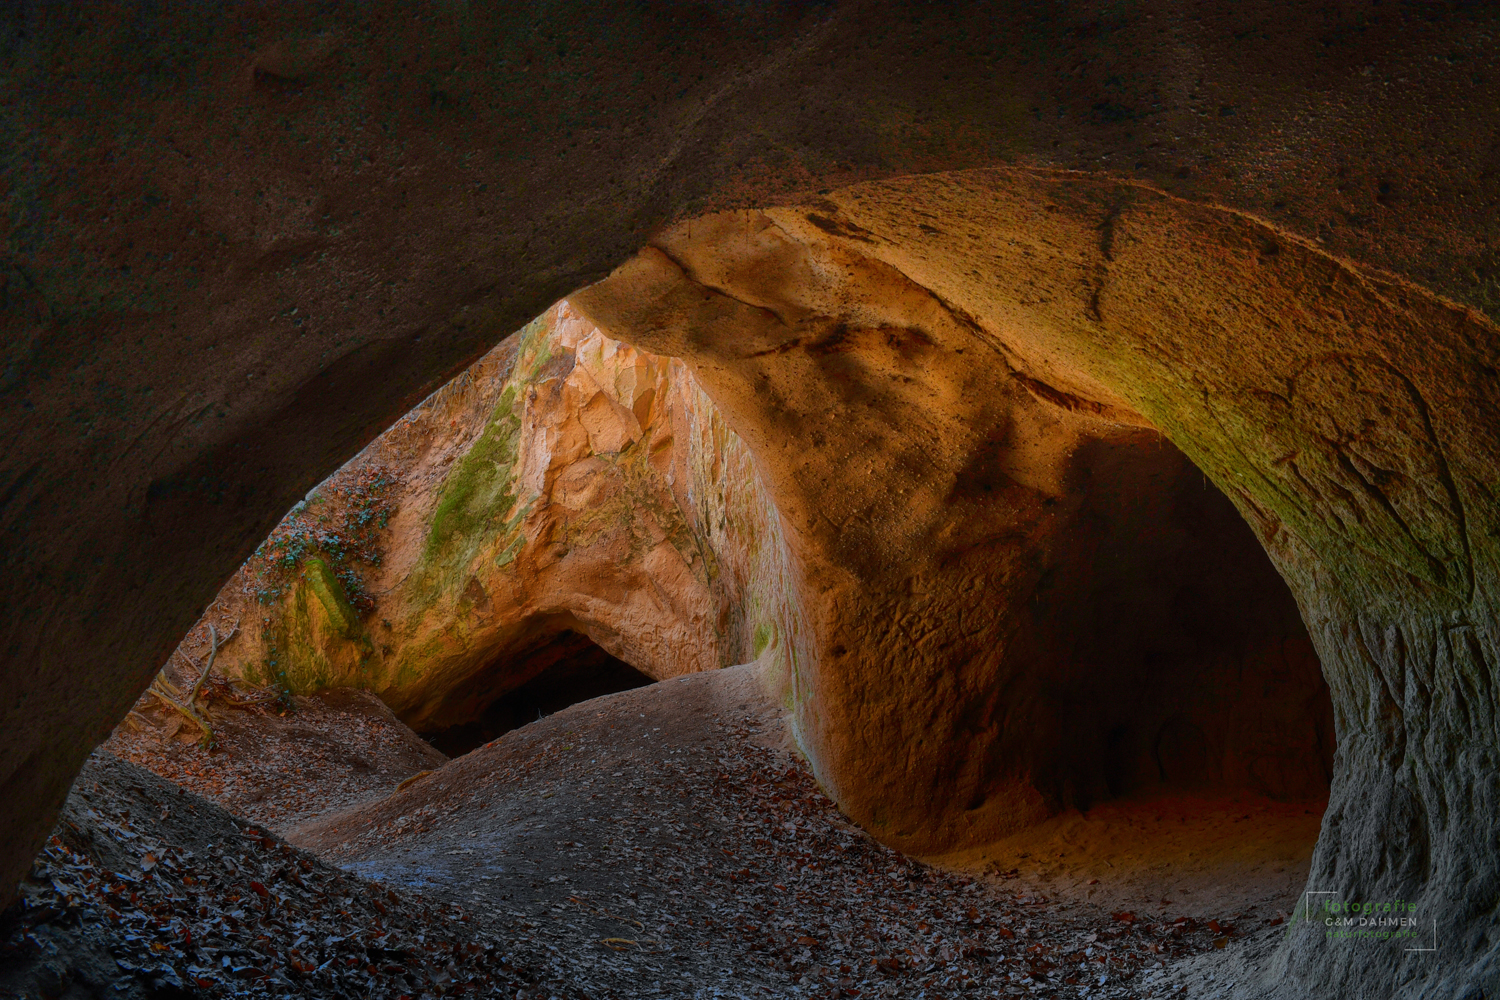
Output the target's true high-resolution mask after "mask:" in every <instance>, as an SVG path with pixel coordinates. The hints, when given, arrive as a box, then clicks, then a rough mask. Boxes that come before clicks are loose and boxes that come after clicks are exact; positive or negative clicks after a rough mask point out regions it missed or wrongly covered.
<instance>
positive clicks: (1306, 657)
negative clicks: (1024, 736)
mask: <svg viewBox="0 0 1500 1000" xmlns="http://www.w3.org/2000/svg"><path fill="white" fill-rule="evenodd" d="M1085 464H1086V467H1087V468H1088V476H1089V481H1088V484H1087V489H1086V493H1085V496H1086V499H1085V501H1084V503H1083V505H1082V507H1081V509H1080V510H1079V514H1078V516H1077V518H1076V520H1075V522H1074V524H1073V525H1072V527H1071V530H1070V531H1069V532H1068V534H1067V536H1066V538H1065V539H1064V540H1063V543H1062V545H1060V546H1059V547H1058V548H1057V549H1056V550H1055V554H1056V557H1057V558H1056V562H1055V563H1054V566H1053V568H1052V571H1051V572H1050V573H1049V574H1048V576H1047V578H1046V579H1045V581H1044V584H1043V588H1042V593H1041V595H1040V596H1041V605H1040V613H1039V614H1038V620H1037V630H1038V633H1039V638H1042V639H1043V640H1044V646H1043V648H1044V649H1045V650H1046V652H1045V653H1044V654H1043V656H1042V657H1041V662H1042V663H1043V664H1045V669H1044V670H1042V671H1041V672H1040V677H1041V678H1042V681H1041V684H1040V692H1041V694H1042V710H1041V711H1040V712H1039V713H1038V720H1039V721H1043V720H1046V722H1047V723H1048V724H1044V725H1042V726H1041V727H1040V728H1041V729H1042V730H1043V731H1044V732H1049V733H1051V734H1055V735H1054V738H1053V739H1052V740H1050V741H1049V743H1048V747H1047V748H1048V750H1049V751H1051V754H1052V755H1051V756H1050V760H1048V759H1043V758H1038V768H1037V771H1036V773H1037V775H1038V777H1039V779H1041V780H1039V782H1038V784H1039V787H1040V788H1041V789H1042V790H1043V792H1044V794H1047V795H1049V797H1051V798H1052V800H1053V802H1054V804H1055V806H1057V807H1061V808H1067V807H1076V808H1081V809H1087V808H1089V806H1090V805H1091V804H1092V803H1096V802H1101V801H1106V800H1109V799H1118V798H1128V797H1133V796H1138V795H1143V794H1144V795H1153V794H1159V793H1162V792H1169V793H1170V792H1186V793H1190V794H1207V795H1217V794H1224V793H1231V794H1232V793H1248V794H1250V795H1255V796H1264V797H1266V798H1269V799H1274V800H1280V801H1300V802H1311V801H1317V800H1320V799H1323V798H1326V796H1327V794H1328V787H1329V781H1330V778H1331V776H1332V773H1333V754H1334V733H1333V707H1332V702H1331V700H1330V698H1329V692H1328V686H1327V684H1326V683H1325V681H1324V679H1323V675H1322V668H1321V665H1320V663H1319V661H1318V656H1317V653H1316V652H1315V650H1314V649H1313V644H1312V640H1311V639H1310V638H1309V636H1308V634H1307V629H1306V626H1305V625H1304V624H1303V622H1302V617H1301V614H1300V613H1299V611H1298V609H1297V605H1296V602H1295V600H1294V599H1293V598H1292V594H1291V591H1290V590H1289V589H1288V588H1287V585H1286V583H1285V581H1283V580H1282V578H1281V576H1280V575H1279V574H1278V573H1277V572H1276V569H1275V567H1274V566H1273V565H1272V564H1271V560H1270V558H1269V557H1268V556H1267V555H1266V552H1265V550H1264V549H1263V548H1262V547H1261V545H1260V543H1259V540H1258V539H1257V538H1256V537H1255V534H1254V532H1253V531H1252V529H1251V527H1250V526H1249V525H1248V524H1247V523H1246V521H1245V519H1244V517H1242V516H1241V515H1240V513H1239V511H1237V510H1236V509H1235V507H1234V505H1233V504H1232V503H1230V501H1229V500H1228V498H1227V497H1225V496H1224V494H1222V493H1221V492H1219V490H1217V489H1215V488H1214V486H1213V485H1212V484H1211V483H1209V482H1208V481H1207V479H1206V478H1205V477H1204V476H1203V474H1202V473H1201V472H1199V470H1198V469H1197V468H1195V467H1194V466H1193V464H1192V463H1191V462H1190V461H1189V460H1188V459H1187V458H1186V457H1185V456H1184V455H1182V453H1181V452H1179V451H1177V450H1176V449H1175V448H1172V447H1171V446H1170V445H1167V444H1165V443H1163V444H1161V445H1158V444H1157V443H1155V442H1154V441H1149V442H1148V443H1146V444H1144V445H1142V444H1141V443H1139V442H1134V443H1131V444H1126V445H1107V444H1104V443H1100V444H1099V445H1098V446H1096V448H1095V449H1094V450H1093V453H1092V454H1090V455H1089V457H1088V459H1087V460H1086V463H1085Z"/></svg>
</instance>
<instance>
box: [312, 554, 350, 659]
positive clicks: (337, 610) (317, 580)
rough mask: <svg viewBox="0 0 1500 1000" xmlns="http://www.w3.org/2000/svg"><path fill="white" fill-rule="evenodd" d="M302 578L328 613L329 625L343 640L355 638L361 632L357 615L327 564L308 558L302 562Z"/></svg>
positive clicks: (320, 560) (317, 559)
mask: <svg viewBox="0 0 1500 1000" xmlns="http://www.w3.org/2000/svg"><path fill="white" fill-rule="evenodd" d="M302 578H303V579H304V580H306V581H307V587H308V589H309V590H311V591H312V592H313V596H315V597H317V599H318V603H319V604H321V605H323V610H324V611H326V612H327V613H328V621H329V624H331V625H332V626H333V627H334V629H335V630H336V631H337V632H338V633H339V634H340V635H342V636H343V637H344V638H346V639H354V638H357V637H358V636H359V634H360V631H361V629H360V623H359V615H358V614H356V613H355V611H354V608H353V607H351V606H350V604H349V599H348V598H347V597H346V596H345V595H344V588H343V585H342V584H341V583H340V582H339V578H338V577H337V576H335V575H334V572H333V570H331V569H329V567H328V564H327V563H325V562H324V561H323V560H322V559H320V558H318V557H317V556H308V557H307V558H306V560H304V562H303V568H302Z"/></svg>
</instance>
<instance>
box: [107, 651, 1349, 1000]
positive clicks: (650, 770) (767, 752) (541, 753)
mask: <svg viewBox="0 0 1500 1000" xmlns="http://www.w3.org/2000/svg"><path fill="white" fill-rule="evenodd" d="M294 708H295V710H294V711H292V712H290V713H289V714H287V715H285V716H283V715H281V714H279V710H278V711H273V712H267V711H264V710H262V711H258V712H244V711H222V712H220V713H219V714H218V715H216V717H215V728H216V731H217V733H218V735H219V746H218V748H217V749H216V750H215V751H213V752H211V753H210V752H208V751H205V750H203V749H202V748H201V747H199V746H198V745H197V744H196V743H195V742H193V741H192V740H191V739H190V738H188V737H187V736H186V735H185V734H179V735H172V734H171V733H170V732H169V731H168V727H167V726H166V725H163V722H164V721H166V720H165V717H164V716H156V717H154V718H152V719H149V720H148V725H147V726H146V727H144V728H131V727H126V726H122V728H121V730H120V731H119V732H117V733H116V735H115V736H114V737H113V738H112V740H111V742H110V744H109V748H110V749H111V750H113V751H114V752H115V753H118V754H122V755H125V756H128V757H129V758H131V759H132V760H134V761H136V762H137V763H139V764H141V765H143V766H146V767H149V768H150V769H151V770H153V771H155V772H156V773H157V774H160V775H162V776H163V777H166V778H168V779H170V780H173V781H176V782H178V783H179V784H181V785H183V786H184V787H186V788H189V789H191V790H194V791H198V792H201V793H202V794H204V795H205V796H207V797H209V798H213V799H215V800H216V801H218V802H219V803H220V804H222V805H224V806H226V807H228V808H230V809H232V810H234V811H235V812H237V813H239V814H241V815H244V816H247V817H249V818H251V819H254V820H257V821H259V822H261V823H263V824H265V825H266V826H267V827H268V828H270V829H272V830H274V831H276V832H278V833H281V834H283V835H284V836H286V837H287V839H288V840H289V841H291V842H292V843H294V844H296V845H297V846H298V847H301V848H304V849H306V850H307V851H309V852H310V853H311V854H312V855H314V856H316V857H317V858H319V859H320V860H321V861H322V862H324V863H328V864H332V865H335V866H338V867H341V868H343V869H345V870H346V871H348V872H349V873H350V876H351V877H353V878H355V879H356V880H357V884H359V885H368V886H378V887H381V889H382V890H394V891H396V892H397V893H399V894H400V895H401V897H402V898H422V899H423V900H424V901H429V902H424V909H426V908H427V907H429V906H430V909H426V912H428V913H429V914H436V915H437V916H436V918H435V919H437V920H438V921H439V922H440V923H441V922H442V921H444V920H459V919H460V918H461V920H462V921H463V923H462V926H461V927H457V931H458V932H459V933H460V934H465V935H470V936H472V937H474V938H475V939H476V940H477V939H484V940H490V941H494V942H497V947H501V948H503V949H504V953H505V956H506V961H507V963H510V964H509V966H508V967H510V968H513V969H515V970H518V972H517V975H520V976H522V978H524V979H528V980H530V981H531V982H534V983H536V984H538V988H539V989H540V990H541V992H539V993H535V994H528V993H525V992H523V993H522V994H521V995H523V996H531V995H537V996H541V995H558V996H563V995H578V996H586V997H591V998H595V1000H605V998H611V997H618V998H635V997H695V998H696V997H704V998H707V997H765V996H778V997H781V996H786V997H794V996H805V997H853V996H865V997H921V998H928V997H931V998H936V997H949V996H969V995H973V996H980V997H991V998H994V997H1011V996H1038V997H1055V998H1059V1000H1067V998H1077V997H1090V998H1093V997H1113V998H1122V1000H1123V998H1132V1000H1134V998H1145V997H1164V996H1172V997H1176V996H1192V997H1219V996H1225V997H1229V996H1233V997H1257V998H1259V997H1263V996H1269V995H1271V994H1268V993H1267V992H1266V990H1265V989H1264V988H1263V987H1261V986H1260V985H1259V983H1260V981H1261V978H1262V977H1263V975H1264V974H1265V972H1266V970H1267V969H1268V968H1271V967H1272V963H1273V961H1274V948H1275V945H1276V944H1277V942H1279V940H1280V939H1281V935H1282V934H1283V933H1284V931H1285V927H1284V921H1285V919H1286V916H1287V915H1288V914H1289V913H1290V911H1291V909H1292V907H1293V906H1294V905H1295V903H1296V900H1297V895H1298V892H1299V891H1300V889H1301V886H1302V882H1303V879H1304V878H1305V875H1306V871H1307V865H1308V859H1309V857H1310V854H1311V849H1312V845H1313V842H1314V841H1315V839H1316V836H1317V830H1318V818H1319V814H1320V813H1321V804H1317V803H1313V804H1305V805H1287V804H1278V803H1272V802H1267V801H1262V800H1254V799H1195V798H1190V797H1177V798H1162V799H1155V800H1142V801H1128V802H1117V803H1111V804H1107V805H1103V806H1100V807H1097V808H1095V809H1093V810H1091V811H1089V812H1088V813H1086V814H1078V813H1070V814H1065V815H1062V816H1059V817H1057V818H1055V819H1054V820H1052V821H1050V822H1049V823H1047V824H1044V825H1043V826H1041V827H1038V828H1035V829H1033V830H1030V831H1027V832H1026V833H1025V834H1023V835H1021V836H1018V837H1015V838H1011V839H1010V840H1007V841H1004V842H1001V843H997V844H991V845H987V846H986V847H985V848H983V849H978V850H972V851H966V852H961V853H956V854H951V855H946V856H943V857H938V858H926V859H912V858H907V857H903V856H902V855H899V854H897V853H895V852H893V851H889V850H887V849H886V848H884V847H882V846H881V845H879V844H878V843H876V842H874V841H873V840H871V839H870V838H869V837H868V836H867V835H865V834H864V832H863V831H861V830H860V829H858V828H857V827H855V826H854V825H853V824H851V823H850V822H849V821H848V820H847V819H846V818H845V817H843V816H842V815H840V814H839V812H838V810H837V808H836V807H835V806H834V805H833V803H831V802H830V801H829V800H828V799H827V798H826V797H824V796H823V795H822V794H821V792H820V791H819V789H818V788H817V785H816V782H815V781H814V780H813V779H812V777H811V775H810V774H809V773H808V771H807V768H806V764H805V762H804V761H803V760H802V758H801V757H800V755H799V754H798V753H797V752H796V749H795V747H794V746H793V745H792V742H791V738H790V736H789V733H788V730H787V727H786V725H785V723H784V720H783V715H782V712H781V711H780V709H779V707H778V706H777V705H776V704H774V703H773V701H772V700H771V699H770V698H769V697H768V696H767V695H766V693H765V689H764V687H763V685H762V683H761V681H760V678H759V675H758V673H757V672H756V668H754V667H753V666H747V667H735V668H730V669H728V670H723V671H717V672H714V673H710V674H698V675H691V676H689V677H684V678H678V679H674V680H671V681H667V682H664V683H661V684H655V685H651V686H649V687H645V688H639V689H636V690H633V691H628V692H623V693H621V694H616V695H609V696H606V697H604V698H598V699H594V700H592V701H587V702H583V703H580V704H578V705H574V706H572V707H570V708H568V709H566V710H564V711H562V712H559V713H557V714H555V715H552V716H549V717H547V718H545V719H543V720H541V721H538V722H536V723H533V724H531V725H528V726H525V727H523V728H522V729H519V730H515V731H513V732H511V733H507V734H506V735H505V736H503V737H501V738H500V739H497V740H495V741H494V742H492V743H490V744H488V745H486V746H484V747H482V748H480V749H479V750H476V751H474V752H473V753H470V754H468V755H466V756H464V757H461V758H458V759H456V760H453V761H446V760H445V759H444V758H443V757H442V756H441V755H440V754H437V753H436V752H435V751H433V750H432V749H431V748H430V747H427V746H426V744H425V743H423V742H422V741H421V740H420V739H419V738H418V737H416V736H415V734H413V733H411V732H410V731H409V730H407V729H406V727H404V726H402V725H401V724H400V723H399V722H398V721H397V720H396V719H395V718H394V717H393V716H391V714H390V712H389V711H388V710H387V709H385V707H384V706H383V705H381V704H380V703H379V702H378V701H377V700H375V699H374V698H372V697H370V696H368V695H364V694H361V693H358V692H331V693H329V694H327V695H325V696H322V697H319V698H316V699H298V702H297V704H296V705H295V706H294ZM417 923H418V925H420V923H421V921H420V920H418V922H417ZM414 926H416V925H414ZM291 968H293V969H295V966H292V967H291ZM519 970H524V972H522V971H519ZM287 975H290V973H287ZM518 981H519V980H518ZM544 984H558V985H556V986H548V985H544ZM189 985H191V984H189ZM299 985H300V986H301V987H302V989H301V992H299V993H297V994H289V995H304V996H321V995H325V993H327V992H328V991H327V990H326V989H325V990H323V992H319V991H318V990H317V989H314V988H313V984H311V983H306V984H299ZM188 995H192V990H191V989H190V990H189V994H188ZM328 995H332V994H328ZM505 995H506V996H507V997H509V996H511V995H513V994H511V993H507V994H505Z"/></svg>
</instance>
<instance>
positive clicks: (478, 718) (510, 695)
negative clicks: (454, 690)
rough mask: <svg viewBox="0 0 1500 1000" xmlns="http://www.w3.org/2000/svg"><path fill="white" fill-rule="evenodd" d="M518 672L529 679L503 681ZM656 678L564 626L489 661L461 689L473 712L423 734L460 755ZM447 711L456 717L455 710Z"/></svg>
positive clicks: (449, 752)
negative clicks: (516, 682) (517, 651)
mask: <svg viewBox="0 0 1500 1000" xmlns="http://www.w3.org/2000/svg"><path fill="white" fill-rule="evenodd" d="M517 677H524V678H527V680H525V681H524V682H523V683H521V684H520V685H519V686H503V685H507V684H512V683H513V682H514V680H515V678H517ZM652 683H655V681H654V680H653V679H652V678H651V677H648V676H647V675H646V674H643V673H641V672H640V671H639V670H637V669H636V668H634V667H632V666H631V665H630V664H628V663H626V662H625V661H624V660H621V659H619V658H617V657H614V656H611V655H610V654H609V653H607V652H605V651H604V650H603V649H602V648H600V647H599V646H598V645H597V644H595V643H594V642H593V641H592V640H591V639H589V637H588V636H586V635H582V634H580V633H578V632H574V631H572V630H571V629H570V630H565V631H562V632H559V633H556V634H554V635H552V636H550V637H549V638H547V639H546V640H545V641H543V642H542V643H541V644H540V645H538V646H535V647H533V648H532V649H531V650H529V651H527V652H525V653H522V654H518V655H517V654H506V655H505V656H503V657H501V658H499V659H498V660H496V661H495V662H493V663H490V664H489V665H488V666H486V667H485V668H484V669H483V670H481V671H480V672H479V673H477V674H476V675H475V678H474V680H472V681H471V682H470V683H469V684H468V685H467V686H466V689H465V691H464V692H463V700H464V702H465V704H466V706H468V708H467V714H468V716H469V717H468V718H467V719H465V721H462V722H457V723H453V724H451V725H448V726H445V727H443V728H441V729H433V730H429V731H426V732H422V733H421V736H422V738H423V739H425V740H426V741H427V742H428V743H430V744H431V745H432V746H433V747H434V748H436V749H437V750H439V751H440V752H442V753H444V754H446V755H447V756H449V757H462V756H463V755H464V754H466V753H468V752H470V751H471V750H475V749H477V748H479V747H481V746H484V745H485V744H486V743H489V742H490V741H491V740H494V739H496V738H497V737H499V736H502V735H504V734H505V733H508V732H510V731H511V730H512V729H519V728H521V727H522V726H524V725H526V724H527V723H528V722H535V721H536V720H537V719H540V718H542V717H543V716H547V715H551V714H553V713H554V712H559V711H562V710H563V709H565V708H567V707H568V706H569V705H576V704H578V703H579V702H581V701H588V700H589V699H590V698H598V697H600V696H602V695H606V694H616V693H618V692H620V691H628V690H630V689H631V688H638V687H644V686H645V685H647V684H652ZM445 714H446V715H447V717H448V718H453V713H451V712H450V713H445ZM460 717H462V716H460Z"/></svg>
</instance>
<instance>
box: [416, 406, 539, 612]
mask: <svg viewBox="0 0 1500 1000" xmlns="http://www.w3.org/2000/svg"><path fill="white" fill-rule="evenodd" d="M518 409H519V407H518V406H517V405H516V387H515V386H514V385H510V386H507V387H506V388H505V391H504V392H503V393H501V394H500V402H499V403H498V404H497V405H496V406H495V410H494V412H493V413H492V414H491V415H490V419H489V420H488V421H487V422H486V423H485V427H484V431H483V433H481V434H480V435H479V439H478V440H477V441H475V442H474V444H473V446H471V447H470V448H469V451H468V453H467V454H465V455H464V457H463V458H462V459H461V460H460V461H459V463H458V467H457V468H455V469H454V470H453V472H452V473H450V474H449V476H448V478H447V480H446V481H445V482H444V483H443V486H442V491H441V494H440V499H439V500H438V505H437V509H436V510H435V511H434V512H433V517H432V528H431V530H430V531H429V532H428V534H427V544H426V547H425V550H424V552H423V556H422V561H423V562H424V563H425V564H426V566H427V568H428V570H429V571H435V570H437V569H438V568H439V567H440V566H441V567H444V568H447V569H449V570H450V571H455V572H456V571H461V570H462V569H463V568H464V567H467V566H468V565H469V563H470V562H471V561H473V558H474V555H475V554H476V553H477V551H478V549H479V546H480V545H481V544H482V543H483V542H484V540H485V538H486V537H487V534H488V533H487V531H486V529H487V528H488V527H489V525H490V524H491V523H493V522H494V521H495V519H496V518H500V517H505V515H507V514H509V513H510V510H511V508H512V507H514V506H515V491H514V481H515V466H516V450H517V446H518V443H519V440H520V436H521V418H520V416H519V415H518V414H517V412H516V411H517V410H518ZM515 523H519V521H518V520H516V522H515ZM505 524H506V527H507V529H509V530H513V529H514V525H513V524H512V521H511V520H507V521H506V522H505ZM507 533H508V532H507ZM444 575H448V574H444ZM434 582H437V581H434Z"/></svg>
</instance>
